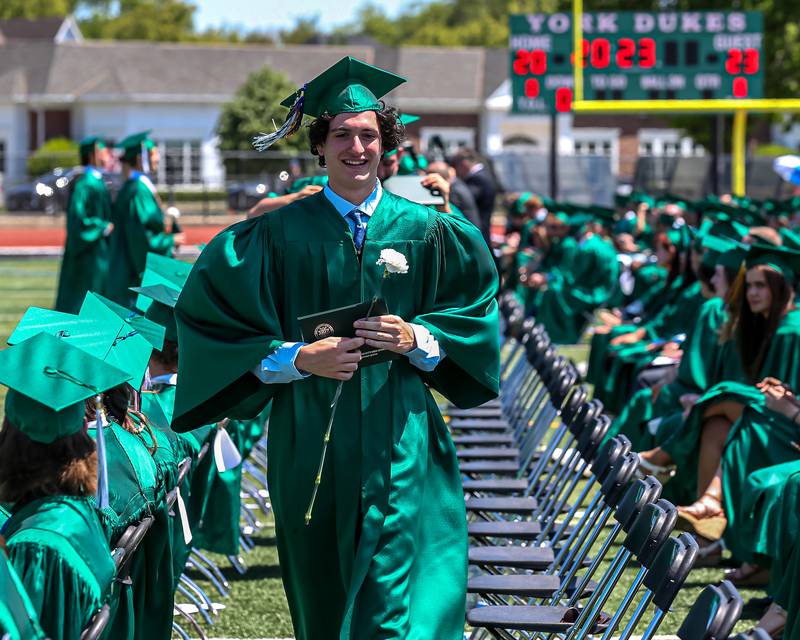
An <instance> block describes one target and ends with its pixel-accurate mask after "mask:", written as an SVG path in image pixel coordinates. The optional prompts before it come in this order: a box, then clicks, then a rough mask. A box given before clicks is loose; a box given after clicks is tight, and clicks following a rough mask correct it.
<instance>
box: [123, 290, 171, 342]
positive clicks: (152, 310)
mask: <svg viewBox="0 0 800 640" xmlns="http://www.w3.org/2000/svg"><path fill="white" fill-rule="evenodd" d="M131 291H134V292H136V293H138V294H139V295H140V296H144V297H146V298H150V300H151V301H152V303H151V304H150V307H149V308H148V309H147V313H146V314H145V316H146V317H147V318H148V319H150V320H152V321H153V322H157V323H158V324H160V325H161V326H162V327H164V337H165V338H166V339H167V340H171V341H172V342H177V341H178V328H177V325H176V324H175V304H176V303H177V302H178V297H179V296H180V294H181V292H180V291H179V290H177V289H175V288H173V287H170V286H168V285H165V284H155V285H150V286H146V287H131Z"/></svg>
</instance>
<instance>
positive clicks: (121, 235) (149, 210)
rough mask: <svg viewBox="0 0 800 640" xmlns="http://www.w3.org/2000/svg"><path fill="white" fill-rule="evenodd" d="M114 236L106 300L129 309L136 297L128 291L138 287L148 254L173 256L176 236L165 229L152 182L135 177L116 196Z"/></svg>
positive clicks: (139, 175)
mask: <svg viewBox="0 0 800 640" xmlns="http://www.w3.org/2000/svg"><path fill="white" fill-rule="evenodd" d="M112 221H113V222H114V232H113V233H112V234H111V249H110V254H111V255H112V256H114V259H113V260H111V263H110V265H109V271H108V279H107V281H106V297H108V298H110V299H111V300H113V301H114V302H117V303H119V304H122V305H124V306H127V307H130V306H131V305H132V302H133V300H134V299H135V297H136V296H135V294H133V293H131V292H130V291H128V287H135V286H138V285H139V283H140V280H141V278H142V273H143V272H144V268H145V260H146V258H147V253H148V252H149V251H152V252H153V253H158V254H161V255H171V254H172V250H173V248H174V246H175V243H174V240H173V236H172V234H171V233H168V232H167V231H166V229H165V227H164V213H163V212H162V211H161V206H160V205H159V203H158V200H157V199H156V195H155V189H154V187H153V185H152V183H151V182H150V180H149V179H148V178H147V177H145V176H143V175H141V174H138V173H134V174H133V175H132V176H131V177H130V178H129V179H128V180H126V181H125V184H123V185H122V188H121V189H120V190H119V193H118V194H117V199H116V201H115V202H114V208H113V216H112Z"/></svg>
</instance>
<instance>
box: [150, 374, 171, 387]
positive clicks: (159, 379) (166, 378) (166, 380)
mask: <svg viewBox="0 0 800 640" xmlns="http://www.w3.org/2000/svg"><path fill="white" fill-rule="evenodd" d="M150 384H151V385H156V384H166V385H170V386H172V387H174V386H175V385H176V384H178V374H177V373H165V374H163V375H160V376H154V377H152V378H150Z"/></svg>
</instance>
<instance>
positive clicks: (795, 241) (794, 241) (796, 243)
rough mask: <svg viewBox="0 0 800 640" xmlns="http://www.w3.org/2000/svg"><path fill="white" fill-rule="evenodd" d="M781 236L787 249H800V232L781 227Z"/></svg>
mask: <svg viewBox="0 0 800 640" xmlns="http://www.w3.org/2000/svg"><path fill="white" fill-rule="evenodd" d="M778 233H779V234H780V236H781V240H783V246H784V247H786V248H787V249H798V250H800V234H798V233H797V232H796V231H792V230H791V229H786V228H784V229H781V230H780V231H779V232H778Z"/></svg>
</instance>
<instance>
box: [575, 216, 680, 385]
mask: <svg viewBox="0 0 800 640" xmlns="http://www.w3.org/2000/svg"><path fill="white" fill-rule="evenodd" d="M688 250H689V234H688V233H687V232H686V230H684V231H680V230H679V229H674V230H670V233H666V232H661V233H659V234H657V235H656V237H655V255H656V259H657V265H658V266H659V267H661V268H664V269H667V270H668V273H667V277H666V279H665V280H664V282H663V284H662V285H661V286H660V287H658V286H657V287H654V288H653V289H651V290H649V291H648V292H646V293H645V295H644V296H643V297H642V298H640V299H639V300H638V302H639V304H638V305H636V313H633V312H631V313H632V314H633V318H632V319H631V320H630V321H624V320H623V319H622V318H620V317H616V315H611V314H606V316H605V317H606V322H605V323H604V324H603V325H601V326H598V327H595V328H594V333H593V335H592V342H591V350H590V352H589V368H588V371H587V373H586V380H587V381H588V382H589V383H591V384H593V385H595V386H596V387H599V388H598V390H597V391H599V393H601V394H602V393H604V389H603V388H602V383H603V382H605V381H606V379H607V376H608V366H609V365H608V359H609V352H610V350H611V349H612V346H618V345H624V344H632V343H634V342H638V341H640V340H642V339H644V338H645V337H646V336H647V329H646V325H647V323H648V322H650V321H655V319H656V318H658V317H659V315H660V314H662V312H663V311H664V309H665V308H667V307H669V306H670V305H671V304H672V303H674V301H675V299H676V298H677V297H678V296H679V295H680V294H681V291H682V290H683V289H684V273H685V272H686V271H687V267H690V264H689V261H688V259H687V255H686V254H687V252H688ZM687 275H688V274H687ZM689 284H690V283H689ZM631 306H633V305H631ZM623 317H624V316H623Z"/></svg>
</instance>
